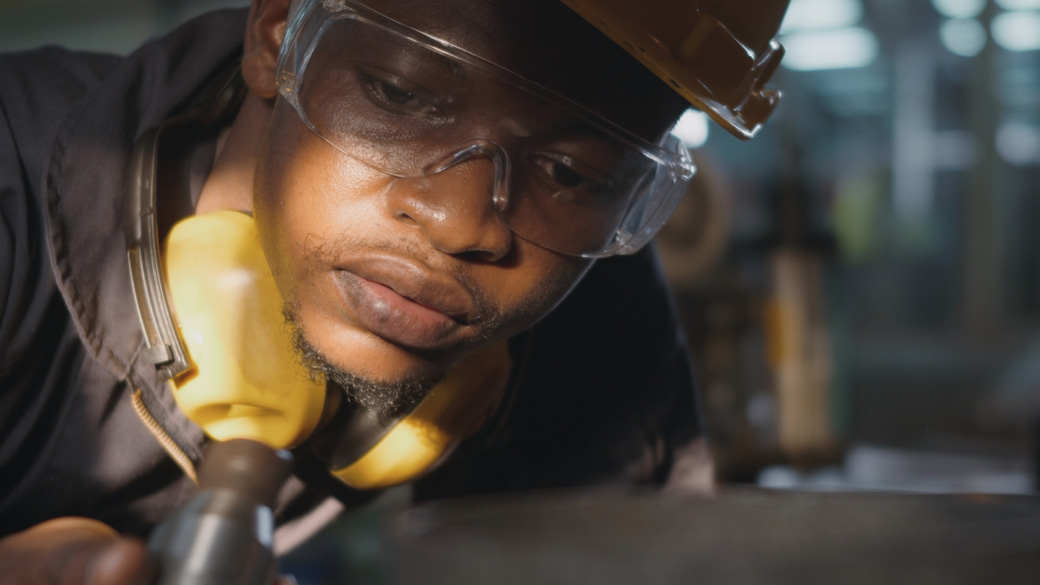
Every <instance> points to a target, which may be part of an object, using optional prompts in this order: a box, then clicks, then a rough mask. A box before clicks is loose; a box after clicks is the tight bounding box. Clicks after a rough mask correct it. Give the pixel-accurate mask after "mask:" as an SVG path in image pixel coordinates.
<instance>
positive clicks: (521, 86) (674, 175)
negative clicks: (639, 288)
mask: <svg viewBox="0 0 1040 585" xmlns="http://www.w3.org/2000/svg"><path fill="white" fill-rule="evenodd" d="M341 15H342V16H341ZM342 18H352V19H354V20H356V21H357V22H361V23H364V24H368V25H371V26H375V27H378V28H381V29H383V30H385V31H388V32H390V33H391V34H394V35H398V36H400V37H403V38H404V39H406V40H408V41H411V42H414V43H417V44H419V45H420V46H422V47H423V48H425V49H429V50H431V51H433V52H435V53H437V54H439V55H442V56H444V57H447V58H448V59H451V60H455V61H457V62H460V63H462V64H464V65H466V66H468V67H473V68H474V69H476V70H477V71H479V72H481V73H482V74H485V75H488V76H490V77H492V78H494V79H496V80H500V81H503V82H505V83H506V84H508V85H510V86H512V87H515V88H517V89H518V90H520V91H522V92H525V93H527V94H530V95H534V96H535V97H536V98H538V99H541V100H544V101H547V102H549V103H550V104H552V105H554V106H555V107H558V108H560V109H561V110H562V111H564V112H566V113H567V114H568V115H571V116H574V117H575V118H576V119H578V120H581V121H582V122H583V123H585V124H588V125H589V126H590V127H592V128H595V129H596V130H597V131H600V132H602V133H603V134H604V135H605V136H607V137H609V138H610V139H612V140H614V141H616V142H618V143H620V144H622V145H624V146H626V147H628V148H631V149H633V150H634V151H635V152H638V153H639V154H641V155H642V156H643V157H645V158H646V159H648V160H649V161H651V163H653V172H652V173H649V174H648V175H647V176H646V177H644V179H646V178H649V179H650V180H649V181H646V180H644V181H642V182H640V183H639V185H640V186H639V187H638V190H637V191H636V192H635V194H634V195H632V196H631V199H630V201H629V202H628V205H627V208H626V209H625V210H624V212H623V213H622V214H621V215H620V220H619V221H618V225H617V226H615V227H614V228H610V229H613V230H614V231H613V235H612V236H611V237H610V239H609V240H608V241H607V243H606V244H605V245H603V246H601V247H599V248H598V249H596V250H587V251H581V252H574V251H566V250H559V249H557V248H556V247H554V246H552V245H547V244H544V243H541V242H538V241H537V240H534V239H530V238H527V237H526V236H525V235H524V234H523V233H521V232H518V231H517V230H516V229H515V228H514V227H513V226H512V225H511V224H510V229H511V230H512V231H513V233H514V234H516V235H517V236H518V237H520V238H523V239H527V240H528V241H531V242H532V243H535V244H536V245H539V246H542V247H545V248H548V249H552V250H555V251H557V252H560V253H563V254H568V255H574V256H582V257H586V258H602V257H607V256H612V255H615V254H633V253H635V252H637V251H639V250H640V249H641V248H642V247H643V246H644V245H646V243H647V242H649V241H650V239H652V238H653V236H654V235H655V234H656V233H657V231H658V230H659V229H660V228H661V226H662V225H664V223H665V221H666V220H667V219H668V217H670V216H671V214H672V212H673V211H674V210H675V207H676V206H677V205H678V203H679V201H680V200H681V199H682V196H683V195H684V194H685V192H686V190H687V188H688V186H689V183H690V180H691V179H692V177H693V175H694V173H695V172H696V167H695V166H694V164H693V161H692V159H691V157H690V153H689V151H688V150H687V149H686V147H685V146H684V145H683V143H682V141H681V140H679V138H677V137H676V136H675V135H673V134H671V133H670V132H669V133H666V134H665V135H664V137H663V138H662V139H661V141H660V142H659V143H658V144H653V143H651V142H649V141H647V140H645V139H643V138H640V137H638V136H636V135H634V134H632V133H631V132H629V131H627V130H625V129H624V128H622V127H620V126H618V125H617V124H615V123H613V122H612V121H610V120H608V119H605V118H603V117H602V116H600V115H598V114H596V113H594V112H591V111H590V110H588V109H587V108H585V107H584V106H582V105H580V104H578V103H576V102H574V101H573V100H570V99H569V98H567V97H565V96H562V95H560V94H559V93H557V92H555V91H553V90H551V89H549V88H546V87H544V86H543V85H540V84H538V83H536V82H534V81H532V80H530V79H527V78H525V77H523V76H521V75H519V74H517V73H515V72H513V71H510V70H508V69H506V68H504V67H501V66H499V65H497V64H495V63H492V62H490V61H488V60H486V59H484V58H482V57H480V56H478V55H475V54H473V53H471V52H469V51H467V50H465V49H463V48H461V47H458V46H456V45H454V44H452V43H449V42H447V41H445V40H443V39H440V38H438V37H435V36H432V35H429V34H426V33H424V32H422V31H419V30H416V29H414V28H412V27H409V26H407V25H405V24H402V23H400V22H398V21H396V20H394V19H392V18H390V17H388V16H386V15H384V14H382V13H380V12H378V11H376V10H374V9H372V8H370V7H368V6H367V5H365V4H364V3H363V2H360V1H358V0H302V1H300V2H298V3H296V4H294V5H293V7H292V9H291V11H290V13H289V18H288V22H287V27H286V32H285V37H284V39H283V42H282V46H281V50H280V54H279V59H278V65H277V85H278V91H279V94H280V95H281V97H282V98H283V99H285V100H286V102H288V103H289V104H290V105H291V106H293V108H294V109H295V110H296V112H297V114H298V115H299V116H300V119H301V120H302V121H303V122H304V123H305V125H307V126H308V128H310V129H311V131H313V132H314V133H315V134H316V135H318V136H319V137H320V138H322V139H323V140H325V141H326V142H327V143H329V144H330V145H331V146H333V148H336V149H337V150H339V151H340V152H342V153H343V154H344V155H346V156H348V157H351V158H353V159H357V160H361V162H363V163H364V164H369V166H371V165H370V163H366V162H365V161H364V160H363V159H359V158H358V157H357V156H355V155H354V154H351V153H350V152H347V151H346V150H344V148H342V147H340V146H338V145H337V144H336V143H335V142H333V141H332V140H331V139H330V138H329V137H327V136H325V135H324V134H323V133H322V132H321V131H320V130H318V128H316V127H315V125H314V124H313V123H312V122H311V120H310V116H309V115H308V113H307V112H306V110H305V108H304V106H303V104H302V103H301V99H300V87H301V84H302V82H303V78H304V74H305V72H306V69H307V67H308V65H309V63H310V60H311V57H312V55H313V53H314V51H315V49H316V48H317V47H318V44H319V42H320V41H321V39H322V37H323V36H324V35H325V33H326V32H327V30H328V29H329V27H330V26H331V25H332V24H333V23H334V22H335V21H336V20H339V19H342ZM473 139H474V140H475V141H481V140H485V139H484V138H483V137H480V136H474V137H473ZM488 142H492V143H493V141H490V140H489V141H488ZM465 147H466V143H464V144H461V145H459V148H460V149H461V148H465ZM436 158H437V155H434V156H433V160H431V161H430V164H429V165H427V168H429V167H433V166H435V164H436ZM495 164H496V174H497V173H499V172H500V171H499V169H498V166H499V162H498V161H497V160H496V161H495ZM381 172H387V173H388V174H390V175H391V176H402V177H403V176H413V175H398V174H396V173H393V172H389V171H381ZM436 172H437V171H434V173H436ZM414 176H421V175H414ZM644 183H645V184H644ZM505 197H506V198H507V199H508V197H509V195H508V194H507V195H506V196H505ZM495 204H496V209H497V210H498V211H499V212H502V211H503V210H502V209H501V207H499V206H498V194H496V199H495ZM508 223H509V222H507V224H508Z"/></svg>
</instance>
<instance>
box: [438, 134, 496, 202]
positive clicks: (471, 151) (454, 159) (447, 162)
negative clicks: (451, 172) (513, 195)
mask: <svg viewBox="0 0 1040 585" xmlns="http://www.w3.org/2000/svg"><path fill="white" fill-rule="evenodd" d="M478 156H483V157H486V158H488V159H491V162H492V163H494V165H495V184H494V187H493V189H492V193H491V202H492V204H493V205H494V206H495V209H496V210H497V211H498V212H500V213H501V212H504V211H506V210H507V209H508V208H509V181H510V176H511V173H512V169H511V163H510V160H509V153H507V152H506V149H505V148H503V147H502V145H500V144H498V143H497V142H494V141H492V140H488V139H486V138H478V139H476V140H471V141H470V142H467V143H465V144H463V145H462V146H460V147H459V148H457V149H456V150H454V151H452V152H449V153H448V154H447V155H445V156H444V157H442V158H441V159H439V160H437V161H434V162H433V163H431V164H429V165H427V166H426V167H425V168H424V169H423V175H426V176H430V175H436V174H437V173H442V172H444V171H446V170H448V169H450V168H452V167H454V166H455V165H459V164H462V163H464V162H466V161H468V160H470V159H472V158H475V157H478Z"/></svg>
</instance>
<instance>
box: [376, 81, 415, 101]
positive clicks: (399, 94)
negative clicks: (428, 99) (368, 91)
mask: <svg viewBox="0 0 1040 585" xmlns="http://www.w3.org/2000/svg"><path fill="white" fill-rule="evenodd" d="M371 86H372V90H373V91H374V92H376V93H377V94H378V95H379V97H380V98H382V99H383V100H385V101H387V102H389V103H391V104H394V105H396V106H402V107H405V106H410V107H413V108H421V102H420V100H419V96H417V95H415V94H414V93H412V92H410V91H408V90H406V89H402V88H400V87H397V86H395V85H391V84H389V83H383V82H381V81H378V80H373V81H372V83H371Z"/></svg>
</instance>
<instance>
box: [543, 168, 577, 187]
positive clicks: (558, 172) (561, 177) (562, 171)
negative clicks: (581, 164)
mask: <svg viewBox="0 0 1040 585" xmlns="http://www.w3.org/2000/svg"><path fill="white" fill-rule="evenodd" d="M549 173H550V174H551V175H552V178H553V180H554V181H556V182H557V183H559V184H561V185H563V186H564V187H578V186H580V185H581V184H582V183H584V182H585V177H583V176H581V174H580V173H578V172H576V171H575V170H574V169H571V168H568V167H567V166H565V165H561V164H559V163H552V164H551V168H550V170H549Z"/></svg>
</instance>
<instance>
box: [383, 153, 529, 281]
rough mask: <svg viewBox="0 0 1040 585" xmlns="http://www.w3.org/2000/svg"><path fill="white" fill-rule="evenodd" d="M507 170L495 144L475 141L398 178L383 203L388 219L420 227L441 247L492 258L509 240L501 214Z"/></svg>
mask: <svg viewBox="0 0 1040 585" xmlns="http://www.w3.org/2000/svg"><path fill="white" fill-rule="evenodd" d="M509 171H510V169H509V159H508V158H507V157H506V156H505V153H504V152H503V151H502V148H501V147H500V146H498V145H496V144H494V143H492V142H490V141H475V142H474V143H471V144H470V145H468V146H465V147H464V148H461V149H459V150H457V151H456V152H454V153H452V154H450V155H448V156H446V157H444V158H443V159H442V160H440V161H437V162H434V163H433V164H431V165H430V166H429V167H427V168H426V169H425V173H426V174H425V176H423V177H418V178H413V179H402V180H400V181H398V182H397V184H396V185H395V186H394V187H393V188H392V189H391V190H390V193H389V195H388V200H387V205H388V208H389V211H390V213H391V214H392V215H393V216H394V218H396V219H398V220H401V221H404V222H406V223H410V224H413V225H415V226H416V227H418V228H420V229H422V231H423V234H424V235H425V236H426V238H427V240H428V241H429V242H430V243H431V244H432V245H433V246H434V247H435V248H436V249H438V250H440V251H441V252H444V253H446V254H452V255H469V256H473V257H476V258H479V259H480V260H483V261H497V260H500V259H501V258H503V257H505V256H506V254H508V253H509V251H510V249H511V248H512V244H513V233H512V231H511V230H510V228H509V226H508V225H506V223H505V220H504V219H503V215H502V212H504V211H505V210H506V207H507V206H508V203H509V201H508V197H509V175H510V173H509Z"/></svg>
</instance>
